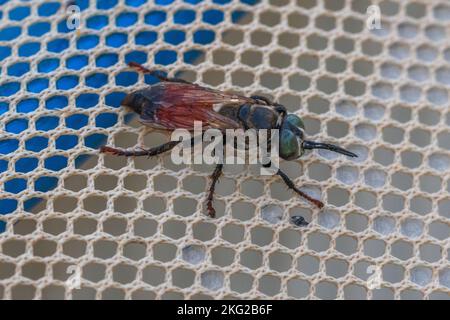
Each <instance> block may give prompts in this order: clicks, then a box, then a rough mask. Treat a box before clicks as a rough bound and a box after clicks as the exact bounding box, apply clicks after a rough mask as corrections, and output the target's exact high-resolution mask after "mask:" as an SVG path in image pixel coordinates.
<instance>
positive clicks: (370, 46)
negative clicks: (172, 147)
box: [0, 0, 450, 299]
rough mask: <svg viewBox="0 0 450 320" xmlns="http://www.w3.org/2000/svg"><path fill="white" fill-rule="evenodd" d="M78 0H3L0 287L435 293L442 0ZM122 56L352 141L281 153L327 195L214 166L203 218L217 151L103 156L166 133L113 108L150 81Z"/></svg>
mask: <svg viewBox="0 0 450 320" xmlns="http://www.w3.org/2000/svg"><path fill="white" fill-rule="evenodd" d="M74 3H75V5H77V6H78V8H79V9H80V14H79V21H80V25H79V27H78V28H75V29H71V28H68V25H67V20H68V19H72V18H73V17H72V16H71V14H72V13H71V12H68V11H67V6H68V5H70V3H69V4H68V3H63V4H62V3H60V2H53V1H37V0H36V1H19V0H10V1H8V0H0V61H1V67H0V73H1V75H0V119H1V130H2V131H1V136H0V172H1V173H0V188H1V194H0V231H1V233H0V297H1V298H3V299H51V298H55V299H63V298H65V299H94V298H95V299H154V298H155V299H196V298H214V299H222V298H243V299H267V298H274V299H300V298H307V299H316V298H317V299H448V298H449V293H450V268H449V259H450V253H449V233H450V197H449V191H450V111H449V88H450V41H449V39H450V3H449V2H448V1H443V0H441V1H438V0H433V1H428V0H427V1H425V0H421V1H419V0H417V1H390V0H384V1H372V2H371V1H367V0H353V1H344V0H323V1H322V0H297V1H294V0H267V1H261V2H259V1H248V0H245V1H244V0H241V1H231V0H210V1H207V0H204V1H202V0H185V1H181V0H180V1H177V0H175V1H173V0H148V1H146V0H97V1H75V2H74ZM370 5H376V6H377V7H375V9H377V8H378V9H379V13H380V21H381V23H380V28H374V29H372V28H368V26H367V23H366V22H367V19H369V18H370V17H369V16H368V13H367V12H368V11H367V9H368V7H369V6H370ZM374 12H377V10H375V11H374ZM129 61H135V62H138V63H143V64H145V65H146V66H151V67H156V68H159V69H162V70H166V71H168V72H169V74H170V75H171V76H175V75H177V76H180V77H182V78H184V79H186V80H191V81H196V82H197V83H199V84H203V85H208V86H212V87H216V88H219V89H222V90H232V91H235V92H238V93H242V94H246V95H251V94H262V95H265V96H267V97H269V98H272V99H274V100H276V101H278V102H280V103H282V104H284V105H285V106H286V107H287V108H288V110H289V111H290V112H293V113H295V114H297V115H299V116H301V117H302V118H303V119H304V121H305V124H306V133H307V134H308V136H309V137H310V138H311V139H314V140H319V141H327V142H331V143H338V144H340V145H342V146H344V147H346V148H348V149H349V150H351V151H353V152H355V153H357V154H358V155H359V157H358V158H356V159H349V158H346V157H343V156H340V155H337V154H334V153H330V152H322V151H320V152H317V151H314V152H310V153H308V154H307V155H305V156H304V157H303V158H302V159H301V160H298V161H292V162H282V164H281V165H282V168H283V169H284V170H285V171H286V172H287V173H288V175H289V176H290V177H291V178H293V179H294V180H295V182H296V184H297V185H299V186H301V188H302V190H304V191H306V192H308V193H309V194H311V195H314V196H315V197H318V198H321V199H322V201H323V202H325V203H326V206H325V208H324V209H322V210H318V209H316V208H313V207H311V205H310V204H309V203H306V202H304V201H303V200H301V199H299V198H298V197H297V196H296V195H295V194H293V193H291V191H288V190H287V189H286V187H285V185H284V184H282V182H281V181H280V179H279V178H277V177H271V176H260V175H259V174H258V172H259V171H258V170H257V169H255V168H253V167H248V166H232V165H229V166H226V168H225V175H224V176H223V177H222V179H221V180H220V183H219V184H218V187H217V194H216V201H215V206H216V209H217V212H218V217H217V218H216V219H211V218H209V217H207V216H206V215H205V209H204V202H205V196H206V195H205V190H206V187H207V184H208V176H209V175H210V173H211V172H212V169H213V168H212V167H211V166H206V165H196V166H188V165H185V166H181V165H180V166H178V165H174V164H173V163H172V162H171V160H170V156H169V155H165V156H161V157H156V158H152V159H146V158H145V157H144V158H134V159H133V158H128V159H127V158H121V157H113V156H109V155H101V154H99V153H98V151H97V149H98V147H99V146H101V145H104V144H108V145H115V146H118V147H122V148H133V147H135V146H153V145H157V144H159V143H161V142H163V141H167V140H168V139H169V137H167V136H165V135H163V134H161V133H156V132H152V131H149V130H147V129H145V128H143V127H142V126H141V125H140V124H139V123H138V122H137V121H136V119H134V118H132V117H130V115H129V114H128V111H127V110H125V109H123V108H120V101H121V99H122V98H123V97H124V95H125V94H126V93H128V92H130V91H132V90H136V89H137V88H142V87H144V86H145V85H146V84H151V83H152V82H154V79H152V78H151V77H147V76H144V75H142V74H138V73H136V72H135V71H134V70H131V69H129V68H128V67H127V65H126V63H127V62H129ZM293 215H301V216H303V217H305V219H306V220H308V221H310V224H309V226H308V227H303V228H298V227H296V226H294V225H292V224H291V223H290V220H289V216H293Z"/></svg>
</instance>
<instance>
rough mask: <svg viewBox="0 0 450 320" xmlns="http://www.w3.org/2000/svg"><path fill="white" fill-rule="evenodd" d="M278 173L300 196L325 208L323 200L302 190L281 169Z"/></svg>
mask: <svg viewBox="0 0 450 320" xmlns="http://www.w3.org/2000/svg"><path fill="white" fill-rule="evenodd" d="M277 175H279V176H280V177H281V179H283V181H284V183H285V184H286V185H287V186H288V188H290V189H292V190H294V191H295V192H296V193H297V194H298V195H299V196H300V197H302V198H304V199H306V200H308V201H309V202H311V203H313V204H314V205H315V206H317V207H318V208H323V202H322V201H320V200H317V199H314V198H312V197H310V196H308V195H307V194H306V193H304V192H303V191H301V190H300V189H299V188H297V187H296V186H295V184H294V182H293V181H292V180H291V179H290V178H289V177H288V176H287V175H286V174H285V173H284V172H283V171H281V170H280V169H278V171H277Z"/></svg>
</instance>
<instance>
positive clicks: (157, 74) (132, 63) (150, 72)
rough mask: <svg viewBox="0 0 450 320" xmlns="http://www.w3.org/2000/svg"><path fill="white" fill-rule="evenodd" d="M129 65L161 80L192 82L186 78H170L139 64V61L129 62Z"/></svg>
mask: <svg viewBox="0 0 450 320" xmlns="http://www.w3.org/2000/svg"><path fill="white" fill-rule="evenodd" d="M128 66H129V67H131V68H133V69H135V70H136V71H138V72H142V73H146V74H149V75H152V76H153V77H155V78H158V79H159V80H160V81H165V82H180V83H190V82H188V81H186V80H183V79H178V78H168V77H166V76H164V75H163V74H162V73H161V72H160V71H156V70H150V69H147V68H146V67H144V66H143V65H141V64H139V63H137V62H129V63H128Z"/></svg>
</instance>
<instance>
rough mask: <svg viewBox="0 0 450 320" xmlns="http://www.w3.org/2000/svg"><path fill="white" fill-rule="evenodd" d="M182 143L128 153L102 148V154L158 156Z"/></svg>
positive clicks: (172, 142) (174, 142)
mask: <svg viewBox="0 0 450 320" xmlns="http://www.w3.org/2000/svg"><path fill="white" fill-rule="evenodd" d="M180 142H181V141H170V142H167V143H164V144H162V145H160V146H157V147H154V148H151V149H147V150H146V149H142V150H135V151H128V150H123V149H116V148H112V147H108V146H103V147H101V148H100V152H101V153H109V154H113V155H115V156H125V157H140V156H148V157H152V156H156V155H158V154H161V153H164V152H166V151H169V150H171V149H173V148H174V147H175V146H176V145H177V144H179V143H180Z"/></svg>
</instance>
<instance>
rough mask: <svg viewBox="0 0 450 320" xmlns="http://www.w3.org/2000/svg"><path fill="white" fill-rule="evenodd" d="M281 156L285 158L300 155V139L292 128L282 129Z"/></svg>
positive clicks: (293, 157)
mask: <svg viewBox="0 0 450 320" xmlns="http://www.w3.org/2000/svg"><path fill="white" fill-rule="evenodd" d="M280 156H281V158H283V159H285V160H291V159H296V158H298V157H299V145H298V140H297V137H296V135H295V134H294V133H293V132H292V131H291V130H281V131H280Z"/></svg>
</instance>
